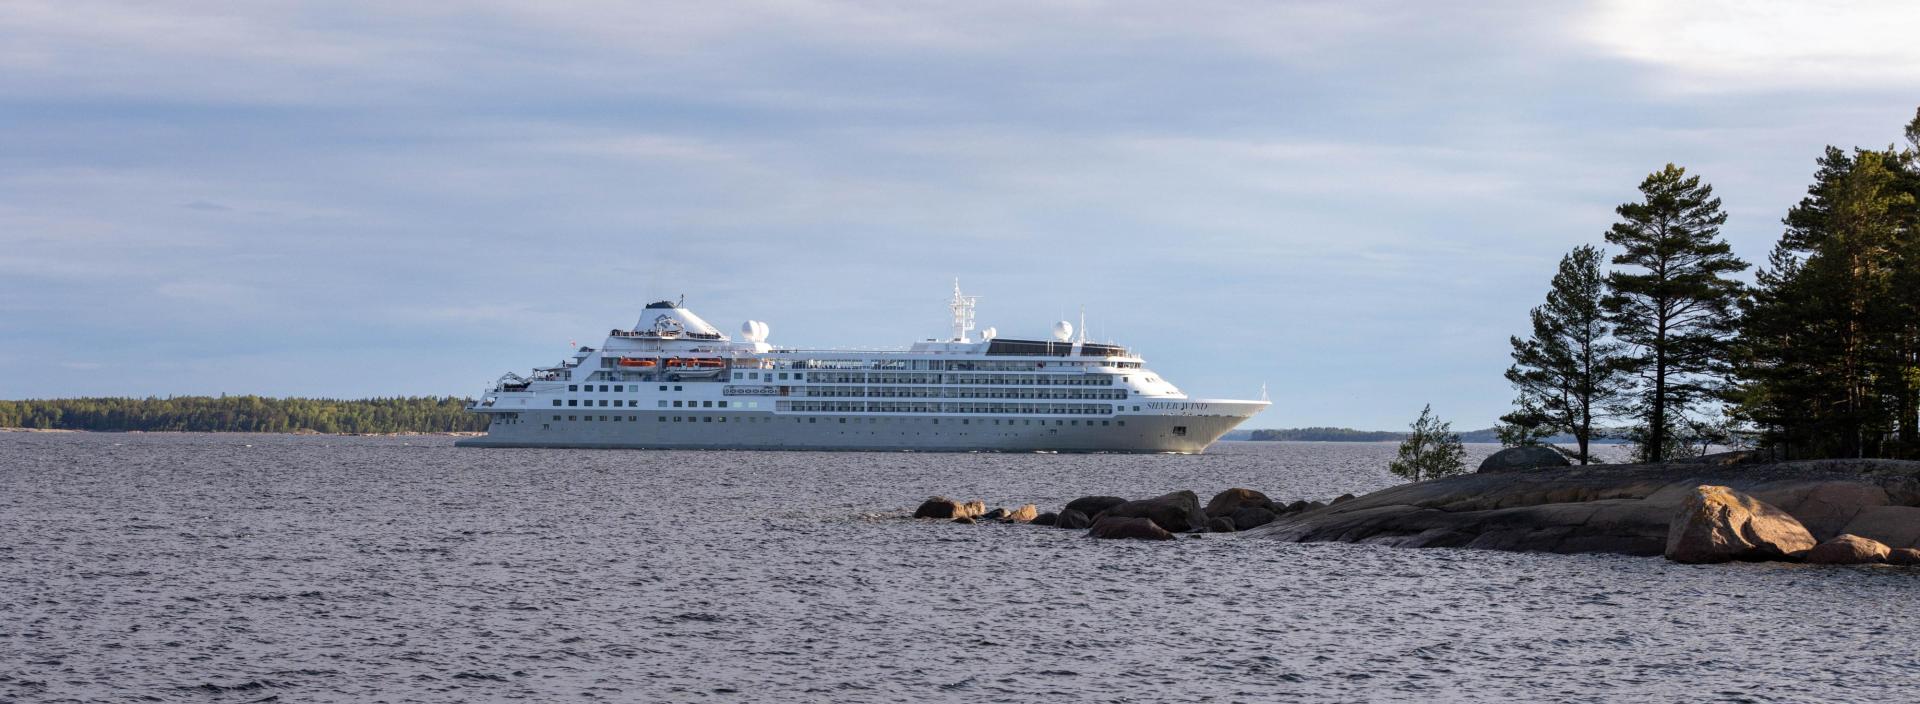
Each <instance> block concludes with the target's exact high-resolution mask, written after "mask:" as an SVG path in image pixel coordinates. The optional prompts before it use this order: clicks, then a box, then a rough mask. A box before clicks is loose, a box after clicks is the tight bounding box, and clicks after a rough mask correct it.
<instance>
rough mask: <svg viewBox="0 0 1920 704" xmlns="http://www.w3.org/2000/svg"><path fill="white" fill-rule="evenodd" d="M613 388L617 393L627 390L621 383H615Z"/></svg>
mask: <svg viewBox="0 0 1920 704" xmlns="http://www.w3.org/2000/svg"><path fill="white" fill-rule="evenodd" d="M613 390H614V392H615V393H625V392H626V390H627V387H625V386H621V385H619V384H614V385H613Z"/></svg>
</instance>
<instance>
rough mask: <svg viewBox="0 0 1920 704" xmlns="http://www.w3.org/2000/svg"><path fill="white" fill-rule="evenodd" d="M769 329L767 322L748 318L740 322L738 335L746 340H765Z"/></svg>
mask: <svg viewBox="0 0 1920 704" xmlns="http://www.w3.org/2000/svg"><path fill="white" fill-rule="evenodd" d="M768 332H769V329H768V328H767V324H766V323H763V322H760V321H758V320H749V321H747V322H744V323H741V324H740V336H741V337H744V338H746V339H747V341H748V342H766V341H767V333H768Z"/></svg>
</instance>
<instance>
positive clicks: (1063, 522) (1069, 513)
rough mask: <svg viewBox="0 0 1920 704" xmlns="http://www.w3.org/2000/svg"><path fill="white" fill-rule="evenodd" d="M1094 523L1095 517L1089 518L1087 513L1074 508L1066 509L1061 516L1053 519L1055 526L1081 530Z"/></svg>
mask: <svg viewBox="0 0 1920 704" xmlns="http://www.w3.org/2000/svg"><path fill="white" fill-rule="evenodd" d="M1092 525H1093V519H1091V518H1087V514H1084V513H1081V512H1079V511H1076V510H1074V509H1067V510H1065V511H1061V512H1060V517H1059V518H1055V519H1054V521H1053V526H1054V527H1055V528H1067V529H1071V530H1079V529H1081V528H1086V527H1089V526H1092Z"/></svg>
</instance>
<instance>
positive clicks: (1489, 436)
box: [1227, 427, 1624, 444]
mask: <svg viewBox="0 0 1920 704" xmlns="http://www.w3.org/2000/svg"><path fill="white" fill-rule="evenodd" d="M1622 434H1624V432H1623V433H1622ZM1406 438H1407V434H1406V432H1405V431H1398V430H1354V429H1352V428H1327V427H1313V428H1274V429H1265V430H1241V431H1234V432H1233V433H1229V434H1228V435H1227V439H1228V440H1284V441H1292V442H1400V441H1401V440H1405V439H1406ZM1460 441H1461V442H1500V435H1499V431H1498V430H1496V429H1494V428H1486V429H1484V430H1468V431H1464V432H1461V433H1460ZM1542 442H1548V443H1570V442H1573V436H1572V435H1560V436H1554V437H1548V438H1544V439H1543V440H1542ZM1594 442H1596V443H1601V444H1608V443H1610V442H1624V440H1607V439H1596V440H1594Z"/></svg>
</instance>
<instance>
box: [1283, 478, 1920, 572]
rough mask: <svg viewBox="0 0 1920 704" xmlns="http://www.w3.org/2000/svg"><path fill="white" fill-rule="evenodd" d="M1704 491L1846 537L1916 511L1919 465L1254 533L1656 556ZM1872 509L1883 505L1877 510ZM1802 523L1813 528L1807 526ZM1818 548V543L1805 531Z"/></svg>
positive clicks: (1325, 512)
mask: <svg viewBox="0 0 1920 704" xmlns="http://www.w3.org/2000/svg"><path fill="white" fill-rule="evenodd" d="M1703 484H1712V485H1720V486H1725V487H1729V488H1731V489H1733V490H1735V491H1741V492H1745V493H1748V494H1751V495H1753V496H1755V497H1758V498H1760V499H1761V500H1763V501H1765V502H1767V503H1769V504H1772V505H1773V506H1775V507H1778V508H1779V509H1781V510H1783V511H1786V512H1787V513H1789V514H1791V515H1794V517H1795V518H1800V516H1799V515H1798V514H1795V513H1794V511H1795V509H1796V508H1802V509H1803V510H1807V511H1808V512H1809V514H1810V515H1812V516H1813V518H1814V522H1815V524H1818V525H1820V526H1821V527H1822V528H1825V527H1827V526H1829V525H1832V524H1833V523H1835V522H1837V523H1838V525H1832V528H1831V530H1832V531H1835V532H1838V531H1839V530H1840V529H1841V528H1843V527H1845V526H1847V525H1849V524H1851V523H1852V522H1853V521H1855V520H1861V519H1862V514H1863V513H1865V515H1867V516H1869V517H1872V516H1876V515H1877V514H1873V513H1866V512H1867V510H1868V509H1870V508H1873V506H1875V505H1885V504H1889V503H1891V504H1895V505H1900V506H1915V505H1920V462H1907V461H1899V460H1814V461H1802V462H1781V463H1767V464H1756V463H1747V464H1738V463H1724V462H1716V461H1711V458H1710V459H1709V461H1693V462H1676V463H1670V464H1661V465H1590V466H1586V467H1567V468H1563V469H1556V470H1553V471H1550V472H1514V473H1508V474H1471V475H1465V476H1459V477H1450V478H1447V479H1439V480H1434V481H1426V482H1419V483H1414V484H1405V485H1401V486H1397V487H1393V488H1390V489H1385V490H1382V491H1377V492H1374V493H1372V494H1368V495H1366V496H1362V497H1359V498H1356V499H1353V500H1351V501H1342V502H1340V503H1338V504H1334V505H1332V506H1323V507H1317V508H1312V509H1309V510H1306V511H1302V512H1300V513H1296V514H1290V515H1284V516H1281V517H1280V518H1279V519H1278V520H1275V521H1274V522H1272V523H1270V524H1267V525H1265V526H1261V527H1258V528H1254V529H1253V530H1251V531H1247V534H1248V535H1253V536H1259V537H1265V538H1270V539H1274V540H1286V541H1290V542H1349V543H1373V544H1381V545H1393V546H1398V547H1463V548H1484V549H1493V550H1513V551H1541V552H1555V553H1582V552H1603V553H1618V554H1624V555H1643V556H1653V555H1660V554H1662V553H1663V552H1664V551H1665V549H1666V543H1667V535H1668V528H1669V523H1670V522H1671V521H1672V519H1673V517H1674V515H1675V514H1676V513H1678V512H1679V510H1680V507H1681V504H1682V502H1683V501H1684V500H1685V499H1686V497H1687V496H1689V495H1690V494H1692V493H1693V491H1694V488H1695V487H1698V486H1700V485H1703ZM1875 502H1878V503H1877V504H1876V503H1875ZM1801 520H1802V522H1805V521H1806V519H1801ZM1807 529H1808V530H1809V531H1811V532H1812V533H1813V535H1814V537H1815V538H1816V539H1824V538H1825V537H1830V535H1829V536H1823V535H1822V534H1821V531H1820V530H1818V529H1816V528H1815V527H1814V526H1813V525H1808V526H1807Z"/></svg>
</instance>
